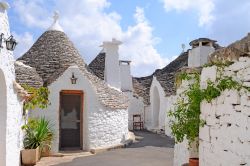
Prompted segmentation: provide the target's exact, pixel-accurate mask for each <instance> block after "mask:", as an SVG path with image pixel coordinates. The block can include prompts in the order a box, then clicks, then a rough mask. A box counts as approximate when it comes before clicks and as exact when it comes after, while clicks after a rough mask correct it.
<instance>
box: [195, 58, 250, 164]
mask: <svg viewBox="0 0 250 166" xmlns="http://www.w3.org/2000/svg"><path fill="white" fill-rule="evenodd" d="M215 68H216V67H214V66H213V67H208V68H204V69H203V71H202V77H201V78H202V79H201V86H206V85H205V84H206V83H205V81H206V80H207V79H210V80H212V81H215V79H214V76H216V75H218V74H219V73H218V72H216V70H215ZM222 73H223V75H227V76H232V77H233V79H235V80H238V81H241V82H243V85H245V86H247V87H250V58H240V60H239V62H235V63H234V64H232V65H231V66H229V67H226V68H225V70H224V71H223V72H222ZM201 111H202V112H201V118H202V119H205V121H206V125H205V126H204V127H202V128H200V133H199V137H200V146H199V158H200V165H202V166H220V165H223V166H224V165H225V166H236V165H250V92H247V91H244V90H241V91H240V92H238V91H237V90H225V91H224V92H223V93H222V94H221V96H219V97H218V98H216V99H214V100H213V101H212V102H211V103H207V102H202V104H201Z"/></svg>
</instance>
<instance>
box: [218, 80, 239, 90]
mask: <svg viewBox="0 0 250 166" xmlns="http://www.w3.org/2000/svg"><path fill="white" fill-rule="evenodd" d="M217 88H218V89H220V91H224V90H226V89H236V90H240V89H241V88H242V85H241V84H239V83H238V82H237V81H234V80H233V79H232V77H224V78H223V79H221V80H220V81H219V83H218V85H217Z"/></svg>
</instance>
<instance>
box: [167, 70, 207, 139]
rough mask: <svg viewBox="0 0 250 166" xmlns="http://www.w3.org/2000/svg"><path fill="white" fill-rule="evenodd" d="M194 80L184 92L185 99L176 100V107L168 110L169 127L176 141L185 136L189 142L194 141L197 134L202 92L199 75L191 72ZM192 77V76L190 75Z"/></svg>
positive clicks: (199, 123)
mask: <svg viewBox="0 0 250 166" xmlns="http://www.w3.org/2000/svg"><path fill="white" fill-rule="evenodd" d="M193 76H194V77H193V78H195V82H194V83H193V84H191V85H190V87H189V89H188V90H187V91H186V92H184V93H185V95H186V96H187V100H184V99H181V100H180V101H178V102H177V109H176V110H175V111H170V112H169V115H168V116H170V117H173V118H174V120H173V121H171V129H172V133H173V135H174V137H175V138H176V141H177V142H182V141H183V139H184V138H187V140H188V141H189V144H191V143H192V142H194V141H195V140H196V138H197V137H198V134H199V126H200V125H201V124H202V123H201V121H200V103H201V101H202V100H203V93H202V90H201V89H200V85H199V80H200V79H199V77H197V74H193ZM191 78H192V77H191Z"/></svg>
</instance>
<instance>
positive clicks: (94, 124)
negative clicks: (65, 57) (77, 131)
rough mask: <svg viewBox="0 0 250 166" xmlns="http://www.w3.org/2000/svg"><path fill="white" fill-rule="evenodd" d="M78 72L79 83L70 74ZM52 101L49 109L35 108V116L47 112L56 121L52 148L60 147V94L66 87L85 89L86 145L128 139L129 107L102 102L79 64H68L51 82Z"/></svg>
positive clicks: (67, 88) (84, 143)
mask: <svg viewBox="0 0 250 166" xmlns="http://www.w3.org/2000/svg"><path fill="white" fill-rule="evenodd" d="M72 72H74V75H75V77H77V78H78V79H77V84H74V85H72V84H71V81H70V78H71V75H72ZM49 90H50V95H49V100H50V102H51V104H50V105H49V106H48V108H47V109H45V110H35V111H33V112H31V116H33V117H38V116H45V117H46V118H47V119H49V120H50V121H51V123H52V124H53V130H54V133H55V139H54V141H53V143H52V151H53V152H58V150H59V104H60V103H59V102H60V101H59V98H60V92H61V91H62V90H81V91H83V93H84V97H83V98H84V101H83V102H84V103H83V105H84V108H83V149H84V150H90V149H92V148H97V147H105V146H113V145H115V144H118V143H121V142H122V140H123V139H126V138H127V136H126V134H128V110H114V109H109V108H107V107H104V106H103V105H101V104H100V102H99V100H98V98H97V96H96V94H95V92H94V91H93V87H92V86H91V85H90V83H89V81H88V80H87V79H86V78H85V76H84V75H83V74H82V72H81V71H80V70H79V69H78V68H77V67H75V66H73V67H70V68H68V69H67V70H66V71H65V72H64V73H63V75H62V76H60V77H59V78H58V79H57V80H56V81H55V82H54V83H52V84H51V85H50V86H49Z"/></svg>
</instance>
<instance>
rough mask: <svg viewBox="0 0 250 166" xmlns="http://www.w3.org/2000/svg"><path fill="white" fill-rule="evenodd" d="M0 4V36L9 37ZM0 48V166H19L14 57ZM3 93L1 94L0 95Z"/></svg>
mask: <svg viewBox="0 0 250 166" xmlns="http://www.w3.org/2000/svg"><path fill="white" fill-rule="evenodd" d="M2 5H3V3H2V2H1V3H0V34H1V33H4V37H5V38H7V37H9V36H10V31H9V23H8V17H7V11H6V10H5V9H4V8H3V6H2ZM3 47H4V48H0V75H1V76H0V79H1V80H0V85H1V87H0V92H1V94H0V103H1V104H0V112H1V116H0V131H1V134H0V165H1V166H19V164H20V149H21V148H22V137H23V133H22V130H21V126H22V124H23V119H22V102H21V101H19V99H18V98H17V94H16V92H15V91H14V87H13V82H14V81H15V71H14V57H13V53H12V51H7V50H6V48H5V43H3ZM2 92H3V93H2Z"/></svg>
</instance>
